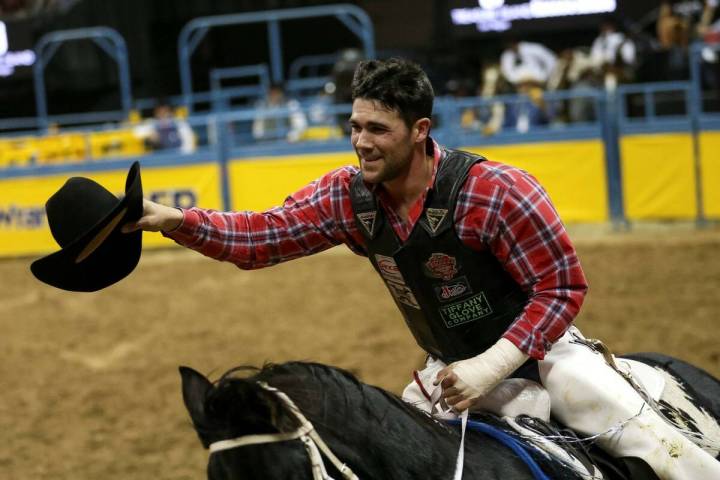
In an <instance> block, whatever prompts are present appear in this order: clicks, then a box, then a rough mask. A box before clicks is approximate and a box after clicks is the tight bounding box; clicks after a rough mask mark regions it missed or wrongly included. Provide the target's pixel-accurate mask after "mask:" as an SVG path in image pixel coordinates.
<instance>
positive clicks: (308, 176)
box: [228, 152, 357, 211]
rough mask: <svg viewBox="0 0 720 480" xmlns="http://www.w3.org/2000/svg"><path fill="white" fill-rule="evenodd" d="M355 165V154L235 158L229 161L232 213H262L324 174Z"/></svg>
mask: <svg viewBox="0 0 720 480" xmlns="http://www.w3.org/2000/svg"><path fill="white" fill-rule="evenodd" d="M355 164H357V157H356V156H355V154H354V153H352V152H348V153H329V154H311V155H297V156H292V157H262V158H249V159H236V160H233V161H232V162H230V165H229V167H228V171H229V174H230V182H229V183H230V203H231V205H232V209H233V210H254V211H262V210H267V209H268V208H271V207H274V206H277V205H281V204H282V203H283V202H284V201H285V198H286V197H287V196H288V195H289V194H291V193H293V192H295V191H297V190H299V189H300V188H302V187H304V186H305V185H307V184H308V183H310V182H311V181H313V180H315V179H317V178H320V177H321V176H322V175H324V174H325V173H327V172H329V171H331V170H333V169H335V168H338V167H342V166H345V165H355Z"/></svg>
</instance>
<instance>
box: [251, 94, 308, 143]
mask: <svg viewBox="0 0 720 480" xmlns="http://www.w3.org/2000/svg"><path fill="white" fill-rule="evenodd" d="M255 108H256V110H257V113H256V115H255V120H254V121H253V125H252V134H253V138H254V139H255V140H258V141H265V140H288V141H290V142H296V141H298V140H299V139H300V136H301V135H302V133H303V132H304V131H305V129H306V128H307V118H306V117H305V114H304V113H303V111H302V108H301V107H300V103H299V102H298V101H297V100H294V99H288V98H286V97H285V90H284V89H283V87H282V86H281V85H278V84H273V85H271V86H270V88H269V90H268V93H267V95H266V97H265V99H263V100H260V101H259V102H257V103H256V104H255Z"/></svg>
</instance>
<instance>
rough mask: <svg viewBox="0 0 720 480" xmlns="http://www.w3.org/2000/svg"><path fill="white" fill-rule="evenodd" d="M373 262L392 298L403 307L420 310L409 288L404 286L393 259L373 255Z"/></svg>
mask: <svg viewBox="0 0 720 480" xmlns="http://www.w3.org/2000/svg"><path fill="white" fill-rule="evenodd" d="M375 262H376V263H377V267H378V271H379V272H380V276H381V277H382V278H383V280H385V285H387V287H388V290H390V294H391V295H392V296H393V298H395V300H396V301H398V302H400V303H402V304H404V305H408V306H410V307H413V308H417V309H418V310H420V304H419V303H418V301H417V299H416V298H415V295H413V293H412V291H411V290H410V288H409V287H408V286H407V285H406V284H405V279H404V278H403V276H402V273H400V269H399V268H398V265H397V263H396V262H395V259H393V258H392V257H387V256H385V255H378V254H375Z"/></svg>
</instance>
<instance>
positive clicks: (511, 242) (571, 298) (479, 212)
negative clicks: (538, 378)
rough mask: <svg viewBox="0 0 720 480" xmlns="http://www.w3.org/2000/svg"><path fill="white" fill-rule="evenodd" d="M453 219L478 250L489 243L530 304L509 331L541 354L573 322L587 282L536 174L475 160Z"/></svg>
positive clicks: (533, 354) (522, 345)
mask: <svg viewBox="0 0 720 480" xmlns="http://www.w3.org/2000/svg"><path fill="white" fill-rule="evenodd" d="M456 225H457V229H458V233H459V235H460V237H461V239H462V240H463V241H464V243H466V244H467V245H468V246H470V247H471V248H474V249H475V250H483V249H489V250H490V251H491V252H492V253H493V255H494V256H495V257H496V258H497V259H498V260H499V261H500V263H501V264H502V265H503V266H504V268H505V270H507V271H508V272H509V273H510V275H511V276H512V277H513V279H515V281H516V282H518V284H519V285H520V286H521V287H522V288H523V290H525V291H526V292H528V293H529V302H528V304H527V306H526V307H525V310H524V311H523V312H522V314H521V315H520V316H519V317H518V318H517V319H515V322H514V323H513V324H512V325H511V327H510V328H509V329H508V331H507V332H505V334H504V337H505V338H507V339H508V340H510V341H511V342H513V344H515V345H516V346H517V347H518V348H519V349H520V350H522V351H523V352H525V353H527V354H528V355H530V357H532V358H536V359H539V360H541V359H543V358H544V356H545V353H546V352H547V351H548V350H549V349H550V348H551V346H552V344H553V343H554V342H555V341H556V340H557V339H558V338H560V337H561V336H562V335H563V334H564V333H565V331H566V330H567V329H568V328H569V326H570V325H571V323H572V322H573V320H574V319H575V316H576V315H577V313H578V311H579V310H580V306H581V305H582V302H583V299H584V297H585V293H586V291H587V288H588V286H587V282H586V280H585V275H584V273H583V270H582V267H581V266H580V262H579V260H578V257H577V255H576V253H575V248H574V247H573V245H572V243H571V242H570V239H569V237H568V234H567V232H566V231H565V227H564V226H563V224H562V222H561V220H560V217H559V216H558V213H557V212H556V210H555V208H554V207H553V205H552V203H551V201H550V198H549V197H548V195H547V193H546V192H545V190H544V189H543V188H542V187H541V186H540V185H539V183H538V182H537V180H535V178H533V177H532V176H531V175H529V174H528V173H526V172H523V171H522V170H519V169H517V168H513V167H510V166H507V165H500V164H497V163H494V162H483V163H482V164H479V165H475V167H473V170H471V174H470V177H469V178H468V180H467V181H466V183H465V185H464V186H463V189H462V190H461V193H460V196H459V198H458V205H457V209H456Z"/></svg>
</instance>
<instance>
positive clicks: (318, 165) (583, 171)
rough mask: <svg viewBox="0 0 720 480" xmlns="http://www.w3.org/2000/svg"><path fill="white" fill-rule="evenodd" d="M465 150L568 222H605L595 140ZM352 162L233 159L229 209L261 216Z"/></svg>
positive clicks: (346, 156)
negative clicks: (503, 166)
mask: <svg viewBox="0 0 720 480" xmlns="http://www.w3.org/2000/svg"><path fill="white" fill-rule="evenodd" d="M465 150H468V151H473V152H476V153H481V154H484V155H486V156H487V157H489V158H490V159H492V160H496V161H499V162H503V163H508V164H511V165H516V166H518V167H520V168H523V169H525V170H528V171H529V172H530V173H532V174H533V175H535V176H536V177H537V178H538V180H540V182H541V183H542V184H543V186H544V187H545V188H546V189H547V190H548V192H549V194H550V196H551V197H552V198H553V202H554V203H555V206H556V207H557V208H558V210H559V212H560V215H561V216H562V218H563V219H564V221H567V222H598V221H605V220H607V219H608V208H607V188H606V181H605V161H604V150H603V146H602V142H601V141H600V140H588V141H573V142H557V143H546V144H527V145H513V146H489V147H469V148H465ZM356 163H357V160H356V158H355V155H354V154H353V153H333V154H317V155H298V156H293V157H265V158H252V159H236V160H234V161H232V162H231V163H230V166H229V172H230V179H231V181H230V194H231V197H230V198H231V204H232V208H233V209H234V210H254V211H262V210H266V209H268V208H271V207H274V206H277V205H281V204H282V203H283V201H284V200H285V198H286V197H287V196H288V195H289V194H291V193H293V192H295V191H297V190H298V189H300V188H302V187H303V186H305V185H307V184H308V183H309V182H311V181H312V180H315V179H317V178H319V177H320V176H322V175H324V174H325V173H327V172H329V171H330V170H332V169H334V168H337V167H340V166H343V165H354V164H356Z"/></svg>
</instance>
